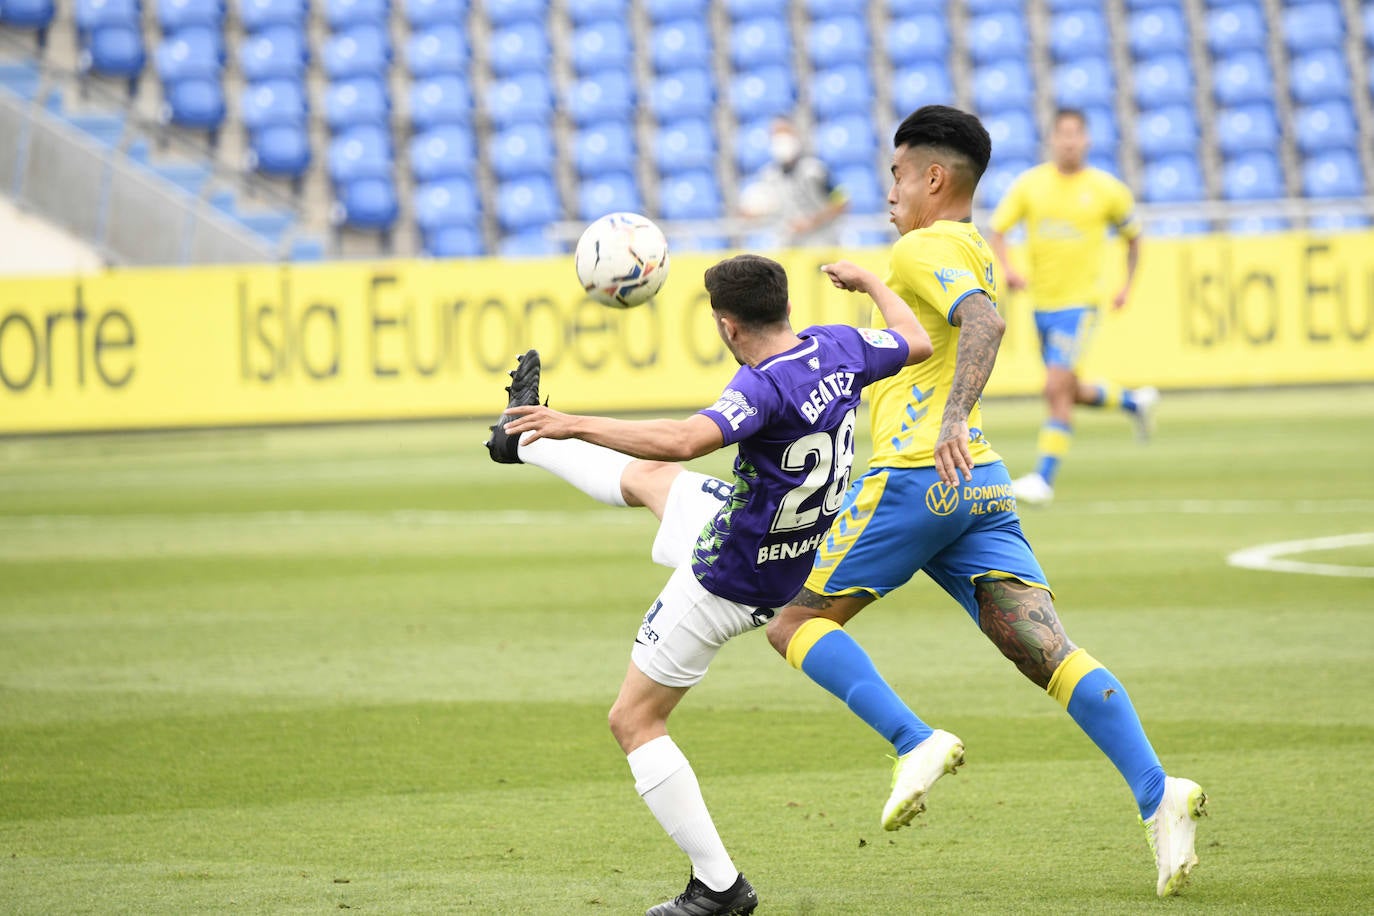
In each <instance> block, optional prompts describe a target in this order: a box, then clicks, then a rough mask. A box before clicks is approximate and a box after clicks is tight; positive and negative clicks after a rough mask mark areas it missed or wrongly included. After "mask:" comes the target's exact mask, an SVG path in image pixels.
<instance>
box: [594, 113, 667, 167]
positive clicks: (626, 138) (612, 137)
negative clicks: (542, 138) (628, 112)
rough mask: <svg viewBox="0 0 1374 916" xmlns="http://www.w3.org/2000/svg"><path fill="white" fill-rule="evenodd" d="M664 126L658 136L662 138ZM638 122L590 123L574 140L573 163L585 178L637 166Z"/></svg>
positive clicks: (656, 136)
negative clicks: (636, 133)
mask: <svg viewBox="0 0 1374 916" xmlns="http://www.w3.org/2000/svg"><path fill="white" fill-rule="evenodd" d="M662 136H663V131H662V130H661V129H660V130H659V131H658V132H657V133H656V134H655V138H656V139H657V138H661V137H662ZM635 150H636V146H635V132H634V124H633V123H631V122H629V121H602V122H600V123H599V124H589V125H587V126H586V127H584V128H582V129H581V130H579V131H578V132H577V136H576V137H575V138H574V140H573V165H574V166H576V168H577V174H578V175H581V176H583V177H585V176H588V175H597V174H599V173H601V172H629V171H633V170H634V167H635V161H636V158H637V156H636V154H635Z"/></svg>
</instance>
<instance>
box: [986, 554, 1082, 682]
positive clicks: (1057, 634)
mask: <svg viewBox="0 0 1374 916" xmlns="http://www.w3.org/2000/svg"><path fill="white" fill-rule="evenodd" d="M974 594H975V595H976V596H977V599H978V626H979V628H980V629H982V631H983V633H984V634H985V635H986V636H987V637H988V639H990V640H992V643H993V645H995V646H996V647H997V648H998V649H1000V650H1001V652H1002V654H1003V655H1005V656H1006V657H1007V658H1008V659H1010V660H1011V662H1012V664H1014V665H1015V666H1016V667H1017V669H1018V670H1020V672H1021V673H1022V674H1024V675H1025V676H1026V677H1028V678H1030V680H1031V682H1032V683H1034V684H1035V685H1036V686H1038V687H1041V688H1044V687H1047V686H1048V685H1049V683H1050V678H1051V677H1053V676H1054V672H1055V669H1056V668H1058V667H1059V663H1060V662H1062V661H1063V660H1064V659H1065V658H1067V657H1068V655H1069V653H1070V652H1072V651H1073V650H1074V649H1075V648H1077V647H1076V646H1075V645H1074V644H1073V643H1071V642H1069V637H1068V636H1067V635H1066V634H1065V633H1064V627H1063V625H1062V624H1060V622H1059V616H1058V615H1057V614H1055V612H1054V599H1053V598H1051V597H1050V593H1049V592H1047V591H1045V590H1044V589H1043V588H1033V587H1031V586H1029V585H1023V584H1022V583H1020V582H1017V581H1015V580H1013V579H979V580H978V584H977V585H976V586H975V588H974Z"/></svg>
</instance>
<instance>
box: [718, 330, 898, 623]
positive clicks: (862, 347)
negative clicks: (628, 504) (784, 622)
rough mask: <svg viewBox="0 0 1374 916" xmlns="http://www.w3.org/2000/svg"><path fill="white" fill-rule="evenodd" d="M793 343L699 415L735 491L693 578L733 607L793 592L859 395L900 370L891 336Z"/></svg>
mask: <svg viewBox="0 0 1374 916" xmlns="http://www.w3.org/2000/svg"><path fill="white" fill-rule="evenodd" d="M800 336H801V338H802V342H801V343H800V344H799V345H797V346H796V347H794V348H793V349H791V350H788V351H787V352H786V353H780V354H778V355H777V356H774V357H772V358H771V359H768V360H766V361H764V362H762V363H760V364H759V365H758V366H742V367H741V368H740V370H739V371H738V372H736V373H735V377H734V378H733V379H731V380H730V384H729V386H728V387H726V389H725V391H724V392H722V393H721V396H720V399H719V400H718V401H716V403H715V404H713V405H712V406H711V407H708V408H707V409H705V410H703V411H701V413H702V414H704V415H705V416H707V417H710V418H711V419H712V420H714V421H715V423H716V425H717V426H719V427H720V431H721V433H722V434H723V435H724V436H725V444H726V445H729V444H730V443H732V442H734V443H738V445H739V455H738V456H737V457H736V458H735V484H734V492H733V493H732V494H731V496H730V499H729V500H728V501H726V503H725V505H724V506H723V507H722V508H721V510H720V512H718V513H717V514H716V516H715V518H714V519H712V520H711V522H710V523H709V524H707V526H706V527H705V528H704V529H703V530H702V532H701V537H700V538H699V539H698V540H697V545H696V549H695V551H694V552H693V557H692V572H693V573H695V574H696V577H697V579H698V580H699V581H700V582H701V584H702V587H703V588H705V589H706V590H707V591H709V592H711V593H712V594H713V595H719V596H720V597H722V598H726V599H728V600H730V601H738V602H739V603H741V604H752V605H757V606H759V607H779V606H781V605H782V604H783V603H785V602H786V601H788V600H789V599H790V598H792V596H794V595H795V594H796V593H797V592H798V591H799V590H800V589H801V587H802V583H804V582H805V581H806V577H807V574H808V573H810V572H811V561H812V553H813V552H814V551H815V549H816V547H817V546H818V545H819V544H820V542H821V539H822V538H824V537H825V534H826V532H827V531H828V530H829V529H830V523H831V521H832V520H834V518H835V515H836V513H838V512H839V510H840V505H841V503H843V501H844V495H845V490H846V489H847V488H848V486H849V472H850V469H851V468H852V467H853V464H854V415H855V409H856V408H857V407H858V406H859V395H860V392H861V391H862V390H863V388H864V386H866V385H868V384H869V383H870V382H873V381H876V380H877V379H880V378H886V377H887V376H889V375H892V374H893V373H895V372H896V371H897V370H898V369H900V368H902V366H903V364H905V363H906V358H907V344H906V341H905V340H904V339H902V338H901V337H898V336H897V335H895V334H892V333H891V332H889V331H877V330H870V329H867V328H862V329H856V328H851V327H848V326H847V325H817V326H815V327H810V328H807V329H806V330H804V331H802V332H801V334H800Z"/></svg>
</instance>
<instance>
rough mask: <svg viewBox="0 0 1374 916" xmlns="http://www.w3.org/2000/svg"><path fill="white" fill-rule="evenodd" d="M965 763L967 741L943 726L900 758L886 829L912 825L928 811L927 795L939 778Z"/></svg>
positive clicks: (885, 816)
mask: <svg viewBox="0 0 1374 916" xmlns="http://www.w3.org/2000/svg"><path fill="white" fill-rule="evenodd" d="M963 765H964V742H962V741H960V740H959V739H958V738H956V737H955V736H954V735H951V734H950V733H949V732H946V731H941V730H939V729H936V730H935V731H934V732H933V733H932V734H931V736H930V737H929V738H927V739H926V740H924V741H922V742H921V743H920V744H918V745H916V746H915V747H913V748H912V749H911V750H909V751H907V752H906V753H905V754H903V755H902V756H900V757H898V758H897V762H896V763H895V764H893V766H892V794H891V795H890V796H888V799H887V806H886V807H884V808H883V829H884V830H899V829H901V828H902V827H905V826H906V825H907V824H910V823H911V821H912V820H913V819H914V818H915V817H916V815H918V814H920V813H921V812H922V811H924V810H926V794H927V793H928V792H929V791H930V787H931V786H933V785H935V780H937V779H939V778H940V777H941V776H943V775H945V774H946V773H953V772H954V771H955V770H956V769H957V768H958V767H961V766H963Z"/></svg>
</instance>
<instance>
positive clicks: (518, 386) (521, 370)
mask: <svg viewBox="0 0 1374 916" xmlns="http://www.w3.org/2000/svg"><path fill="white" fill-rule="evenodd" d="M506 395H507V397H506V410H510V409H511V408H512V407H523V406H525V405H527V404H538V403H539V351H538V350H527V351H526V352H525V354H524V355H523V356H518V357H516V362H515V368H514V369H512V370H511V371H510V384H509V385H507V386H506ZM508 422H510V417H509V416H507V415H506V413H505V411H502V413H501V416H499V417H497V419H496V425H495V426H493V427H491V437H490V438H489V439H487V441H486V442H483V443H482V444H483V445H485V446H486V447H487V451H488V452H489V453H490V454H491V460H492V461H495V462H497V463H498V464H522V463H523V462H521V460H520V455H519V453H518V448H517V447H518V446H519V445H520V437H519V436H511V435H508V434H507V433H506V430H505V426H506V424H507V423H508Z"/></svg>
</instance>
